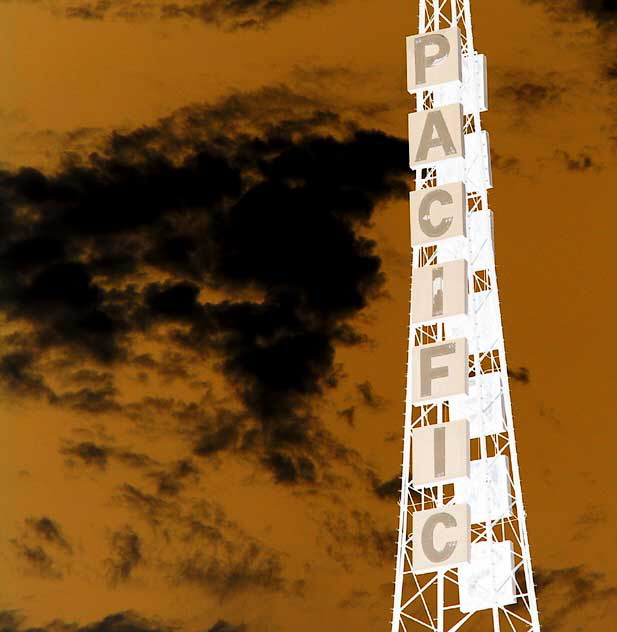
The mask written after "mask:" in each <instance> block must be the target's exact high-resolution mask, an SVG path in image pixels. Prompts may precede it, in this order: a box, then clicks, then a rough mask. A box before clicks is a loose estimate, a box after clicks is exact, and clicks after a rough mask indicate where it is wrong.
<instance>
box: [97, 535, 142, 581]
mask: <svg viewBox="0 0 617 632" xmlns="http://www.w3.org/2000/svg"><path fill="white" fill-rule="evenodd" d="M142 562H143V556H142V547H141V540H140V538H139V535H138V534H137V533H135V531H133V529H132V528H131V527H129V526H125V527H124V528H123V529H120V530H119V531H114V532H113V533H112V535H111V557H110V558H108V559H107V561H106V565H107V570H108V573H109V579H110V581H111V583H112V584H118V583H119V582H123V581H126V580H127V579H129V578H130V577H131V574H132V572H133V571H134V570H135V568H136V567H137V566H138V565H139V564H140V563H142Z"/></svg>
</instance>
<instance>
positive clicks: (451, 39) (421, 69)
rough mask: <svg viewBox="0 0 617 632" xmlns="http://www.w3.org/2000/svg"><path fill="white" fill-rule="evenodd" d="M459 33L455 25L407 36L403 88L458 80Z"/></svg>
mask: <svg viewBox="0 0 617 632" xmlns="http://www.w3.org/2000/svg"><path fill="white" fill-rule="evenodd" d="M462 78H463V75H462V59H461V34H460V31H459V30H458V28H456V27H454V28H450V29H442V30H441V31H433V32H431V33H424V34H422V35H412V36H410V37H408V38H407V90H409V92H413V91H415V90H419V89H423V88H428V87H429V86H435V85H438V84H441V83H447V82H449V81H461V80H462Z"/></svg>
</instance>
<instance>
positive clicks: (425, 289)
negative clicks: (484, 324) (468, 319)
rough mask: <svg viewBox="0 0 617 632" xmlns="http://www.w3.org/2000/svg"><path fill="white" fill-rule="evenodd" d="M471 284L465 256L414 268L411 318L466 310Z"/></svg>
mask: <svg viewBox="0 0 617 632" xmlns="http://www.w3.org/2000/svg"><path fill="white" fill-rule="evenodd" d="M468 287H469V283H468V278H467V261H465V259H458V260H457V261H449V262H447V263H442V264H437V265H433V266H423V267H422V268H415V269H414V271H413V285H412V290H413V293H412V297H411V321H412V322H413V323H423V322H426V321H430V320H436V319H444V318H448V317H449V316H458V315H460V314H467V296H468Z"/></svg>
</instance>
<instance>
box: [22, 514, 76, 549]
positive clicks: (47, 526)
mask: <svg viewBox="0 0 617 632" xmlns="http://www.w3.org/2000/svg"><path fill="white" fill-rule="evenodd" d="M26 525H27V527H28V528H29V529H30V531H31V532H32V533H33V534H35V535H37V536H39V537H40V538H42V539H43V540H45V541H46V542H49V543H51V544H55V545H57V546H59V547H61V548H63V549H65V550H66V551H69V552H71V551H72V547H71V544H70V543H69V541H68V539H67V537H66V536H65V535H64V533H63V532H62V528H61V527H60V525H59V524H58V523H57V522H55V521H54V520H52V519H51V518H48V517H47V516H41V517H40V518H34V517H30V518H26Z"/></svg>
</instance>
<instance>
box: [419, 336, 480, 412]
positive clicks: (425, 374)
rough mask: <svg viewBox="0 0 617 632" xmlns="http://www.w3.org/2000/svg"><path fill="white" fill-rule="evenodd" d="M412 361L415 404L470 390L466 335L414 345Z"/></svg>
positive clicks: (445, 397)
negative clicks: (418, 345)
mask: <svg viewBox="0 0 617 632" xmlns="http://www.w3.org/2000/svg"><path fill="white" fill-rule="evenodd" d="M411 363H412V371H413V380H412V402H413V403H414V404H421V403H425V402H428V401H438V400H442V399H447V398H449V397H453V396H456V395H466V394H467V393H468V389H469V386H468V377H467V376H468V360H467V339H466V338H458V339H456V340H449V341H446V342H436V343H433V344H430V345H422V346H420V347H414V348H413V349H412V352H411Z"/></svg>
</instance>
